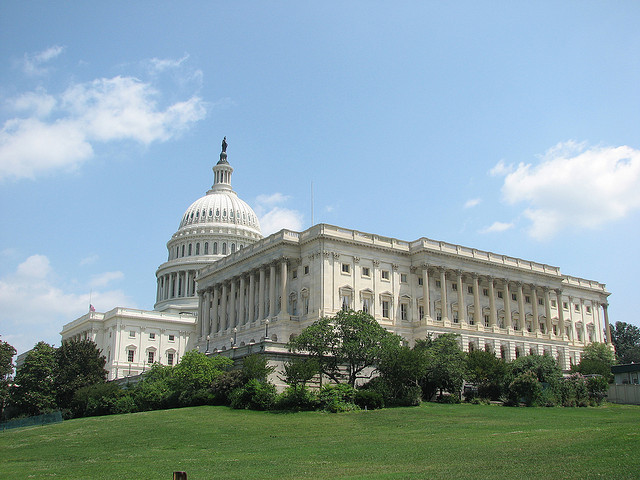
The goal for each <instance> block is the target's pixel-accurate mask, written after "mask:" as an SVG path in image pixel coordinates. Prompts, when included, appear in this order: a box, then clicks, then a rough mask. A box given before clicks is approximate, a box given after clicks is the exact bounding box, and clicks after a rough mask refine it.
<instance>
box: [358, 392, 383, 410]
mask: <svg viewBox="0 0 640 480" xmlns="http://www.w3.org/2000/svg"><path fill="white" fill-rule="evenodd" d="M353 401H354V403H355V404H356V405H358V406H359V407H360V408H366V409H368V410H375V409H378V408H384V397H383V396H382V395H381V394H379V393H378V392H375V391H373V390H357V391H356V395H355V397H354V400H353Z"/></svg>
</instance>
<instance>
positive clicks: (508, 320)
mask: <svg viewBox="0 0 640 480" xmlns="http://www.w3.org/2000/svg"><path fill="white" fill-rule="evenodd" d="M436 272H437V273H436V275H437V276H438V277H439V280H440V303H441V306H442V319H443V320H444V321H448V320H449V302H448V300H447V272H446V270H445V269H444V268H438V269H437V270H436ZM455 273H456V286H457V288H456V290H457V302H458V316H459V320H460V321H461V322H464V323H466V305H465V293H464V290H463V288H464V284H463V272H462V271H461V270H457V271H456V272H455ZM422 278H423V282H422V287H423V299H424V308H425V315H426V316H427V317H432V315H431V311H430V309H431V301H430V298H429V295H430V286H429V282H430V276H429V267H428V266H427V265H424V266H423V268H422ZM471 278H472V287H473V319H474V323H475V324H476V325H478V324H480V323H481V322H483V321H484V319H483V315H482V307H481V305H480V276H479V275H477V274H475V273H473V274H471ZM486 280H487V282H488V287H489V288H488V290H489V325H488V326H489V327H494V326H496V325H497V324H498V311H497V308H496V291H495V287H496V285H495V284H496V281H497V280H496V279H495V278H493V277H486ZM502 282H503V305H504V315H505V327H506V328H511V327H512V322H513V319H512V312H511V294H512V292H511V290H510V283H511V282H509V280H507V279H504V280H502ZM514 283H515V286H516V292H515V293H516V302H517V304H518V313H519V315H518V323H517V325H516V327H517V328H516V329H517V330H525V329H526V328H527V324H526V312H525V295H524V291H523V288H524V286H525V284H524V283H522V282H514ZM529 287H530V294H531V299H530V300H531V305H532V308H531V310H532V312H531V313H532V316H533V319H532V331H533V332H534V333H535V332H537V331H539V319H540V315H539V306H540V305H539V303H538V288H540V287H538V286H537V285H533V284H531V285H529ZM541 288H542V294H543V298H544V301H543V306H544V313H545V330H546V333H550V334H553V320H552V318H551V300H552V298H551V296H552V295H553V296H554V297H555V300H556V306H557V311H558V330H559V332H558V333H559V335H558V336H560V337H564V336H565V334H566V324H565V318H564V309H563V300H562V299H563V297H562V290H561V289H550V288H549V287H546V286H543V287H541ZM568 300H569V304H570V308H569V313H570V319H569V321H570V327H571V329H570V335H569V336H570V338H571V339H575V337H576V333H575V326H576V325H575V324H576V322H574V320H573V308H572V306H573V304H574V298H573V297H571V296H570V297H568ZM578 300H579V302H580V312H581V314H582V315H583V318H582V332H581V333H582V339H583V341H584V342H585V343H586V341H587V339H588V331H587V322H586V321H585V319H584V313H583V312H584V302H583V300H582V299H578ZM592 303H593V307H594V308H593V310H592V315H593V318H594V328H595V330H596V331H595V332H594V333H595V335H596V338H595V340H596V341H602V340H603V339H602V336H601V334H600V332H599V330H600V329H599V328H598V326H597V322H596V317H597V310H598V308H599V305H600V304H598V303H597V302H592ZM601 305H602V307H603V311H604V320H605V340H606V342H607V343H610V342H611V337H610V333H609V332H610V330H609V316H608V312H607V304H606V303H603V304H601Z"/></svg>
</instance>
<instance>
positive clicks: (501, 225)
mask: <svg viewBox="0 0 640 480" xmlns="http://www.w3.org/2000/svg"><path fill="white" fill-rule="evenodd" d="M513 227H514V224H513V223H506V222H493V223H492V224H491V225H489V226H488V227H485V228H483V229H482V230H480V233H496V232H504V231H506V230H509V229H511V228H513Z"/></svg>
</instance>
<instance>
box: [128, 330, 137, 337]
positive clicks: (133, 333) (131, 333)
mask: <svg viewBox="0 0 640 480" xmlns="http://www.w3.org/2000/svg"><path fill="white" fill-rule="evenodd" d="M129 338H136V332H135V331H134V330H131V331H130V332H129Z"/></svg>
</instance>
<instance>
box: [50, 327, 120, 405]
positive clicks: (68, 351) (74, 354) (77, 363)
mask: <svg viewBox="0 0 640 480" xmlns="http://www.w3.org/2000/svg"><path fill="white" fill-rule="evenodd" d="M55 359H56V372H55V375H54V387H55V390H56V402H57V404H58V407H60V408H65V409H66V408H69V407H70V404H71V400H72V399H73V395H74V393H75V392H76V391H77V390H78V389H80V388H82V387H88V386H89V385H94V384H96V383H104V382H106V380H107V373H108V372H107V371H106V370H105V369H104V366H105V363H106V359H105V357H104V355H102V354H101V352H100V349H99V348H98V346H97V345H96V344H95V342H93V341H91V340H76V339H73V340H66V341H64V342H62V345H61V346H60V347H59V348H58V349H56V352H55Z"/></svg>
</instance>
